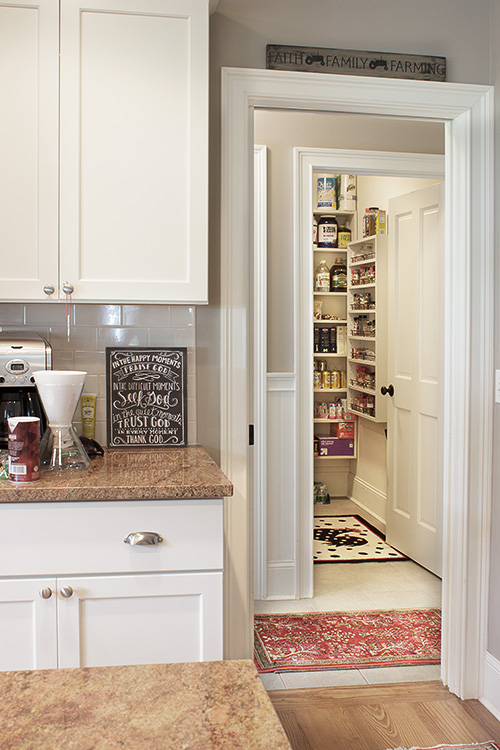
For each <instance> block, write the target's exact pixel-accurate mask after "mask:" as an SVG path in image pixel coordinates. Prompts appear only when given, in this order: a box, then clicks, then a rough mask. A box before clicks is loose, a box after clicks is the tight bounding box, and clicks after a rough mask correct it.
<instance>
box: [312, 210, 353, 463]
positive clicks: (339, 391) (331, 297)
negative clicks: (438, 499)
mask: <svg viewBox="0 0 500 750" xmlns="http://www.w3.org/2000/svg"><path fill="white" fill-rule="evenodd" d="M313 213H314V216H315V217H316V219H319V217H320V216H335V218H336V219H337V221H338V224H339V226H342V225H344V226H346V227H348V228H349V229H350V230H351V234H352V236H353V237H354V236H355V232H356V212H355V211H336V210H333V209H327V208H316V209H314V211H313ZM313 255H314V260H313V267H314V271H315V270H316V268H317V266H318V265H319V263H320V262H321V260H325V261H326V263H327V265H328V267H329V268H331V266H332V265H333V264H334V262H335V259H336V258H342V260H343V261H344V262H345V263H346V265H347V248H324V247H317V246H316V245H313ZM313 298H314V300H321V301H322V309H321V316H322V317H321V318H314V320H313V327H314V328H325V329H326V328H330V329H331V328H336V329H337V336H336V342H337V343H336V348H335V350H334V351H333V350H332V351H328V352H326V351H316V346H315V347H314V351H313V363H314V364H317V363H318V361H319V360H325V361H326V363H327V370H328V371H329V372H336V373H339V375H338V377H339V378H340V379H341V386H340V387H335V388H324V387H314V389H313V391H314V392H313V399H314V416H313V421H314V434H315V436H317V437H334V436H333V435H331V430H330V428H331V426H332V425H335V424H339V423H341V422H346V421H348V419H346V418H345V416H344V417H341V418H331V419H330V418H324V417H318V416H316V414H317V413H318V409H317V405H318V404H320V403H324V404H337V403H338V402H344V403H347V358H348V353H349V348H348V340H347V326H348V322H349V320H348V316H347V298H348V293H347V292H316V291H313ZM325 316H328V317H326V318H325ZM313 339H314V340H316V339H315V337H313ZM329 410H330V408H329ZM354 424H355V422H354ZM353 440H354V452H353V453H352V454H350V455H335V456H321V455H319V456H315V460H316V461H333V460H344V461H345V460H346V459H347V460H348V459H351V458H356V427H354V436H353ZM347 442H348V441H347V440H346V443H347Z"/></svg>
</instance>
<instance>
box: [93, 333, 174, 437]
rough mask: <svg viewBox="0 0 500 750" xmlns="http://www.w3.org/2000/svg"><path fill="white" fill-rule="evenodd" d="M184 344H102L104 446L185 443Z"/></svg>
mask: <svg viewBox="0 0 500 750" xmlns="http://www.w3.org/2000/svg"><path fill="white" fill-rule="evenodd" d="M186 363H187V349H185V348H176V349H156V348H153V347H139V346H129V347H122V348H121V349H111V348H107V349H106V402H107V433H108V447H109V448H126V447H132V446H133V447H134V448H139V447H143V448H158V447H161V446H183V445H186V443H187V366H186Z"/></svg>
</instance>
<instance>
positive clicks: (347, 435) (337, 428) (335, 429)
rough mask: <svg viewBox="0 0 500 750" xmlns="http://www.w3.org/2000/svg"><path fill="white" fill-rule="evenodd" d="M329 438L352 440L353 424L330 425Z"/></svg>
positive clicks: (338, 423) (339, 423) (337, 423)
mask: <svg viewBox="0 0 500 750" xmlns="http://www.w3.org/2000/svg"><path fill="white" fill-rule="evenodd" d="M330 435H331V437H336V438H339V439H341V440H346V439H349V440H354V422H336V423H335V424H332V425H330Z"/></svg>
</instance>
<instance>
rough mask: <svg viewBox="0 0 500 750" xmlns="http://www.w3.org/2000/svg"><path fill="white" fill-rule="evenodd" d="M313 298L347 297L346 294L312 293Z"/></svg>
mask: <svg viewBox="0 0 500 750" xmlns="http://www.w3.org/2000/svg"><path fill="white" fill-rule="evenodd" d="M313 294H314V296H315V297H347V292H313Z"/></svg>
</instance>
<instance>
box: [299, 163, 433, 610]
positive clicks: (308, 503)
mask: <svg viewBox="0 0 500 750" xmlns="http://www.w3.org/2000/svg"><path fill="white" fill-rule="evenodd" d="M444 169H445V163H444V157H442V156H440V155H432V154H406V153H398V152H381V151H355V150H346V149H344V150H337V149H307V148H296V149H294V191H295V192H294V196H295V197H294V202H295V226H294V238H295V244H294V278H295V286H296V288H295V300H296V305H295V335H294V349H295V372H296V373H297V393H296V403H297V445H296V461H295V471H296V486H297V492H296V497H297V508H296V524H297V532H296V539H297V546H296V555H295V561H296V565H297V576H296V581H297V588H296V596H297V597H298V598H300V597H311V596H313V563H312V559H313V554H312V544H313V541H312V540H313V508H312V497H311V490H310V488H311V487H312V482H313V474H314V467H313V458H312V451H311V445H312V441H313V424H312V420H311V413H312V404H311V400H312V396H311V394H312V388H313V383H312V371H311V367H310V362H311V352H312V350H313V340H312V327H311V320H312V300H311V279H312V276H313V263H314V260H313V257H312V256H313V254H312V253H311V251H310V248H311V221H310V217H311V215H312V209H313V205H312V195H313V189H312V188H313V172H314V171H319V172H325V171H333V172H338V173H352V172H355V173H356V174H358V175H378V176H382V175H386V176H392V177H418V178H433V177H434V178H442V177H443V176H444Z"/></svg>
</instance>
